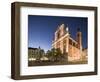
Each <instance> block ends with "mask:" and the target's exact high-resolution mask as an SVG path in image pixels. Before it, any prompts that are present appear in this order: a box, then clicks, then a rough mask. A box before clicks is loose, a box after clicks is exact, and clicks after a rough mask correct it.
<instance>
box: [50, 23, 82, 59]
mask: <svg viewBox="0 0 100 82" xmlns="http://www.w3.org/2000/svg"><path fill="white" fill-rule="evenodd" d="M52 48H55V49H56V48H59V49H60V50H61V52H62V53H67V54H68V61H78V60H80V59H81V56H82V33H81V32H80V30H79V29H78V31H77V33H76V40H74V39H73V38H71V36H70V33H69V30H68V26H67V27H65V25H64V24H61V25H60V26H58V29H57V30H56V31H55V36H54V40H53V41H52Z"/></svg>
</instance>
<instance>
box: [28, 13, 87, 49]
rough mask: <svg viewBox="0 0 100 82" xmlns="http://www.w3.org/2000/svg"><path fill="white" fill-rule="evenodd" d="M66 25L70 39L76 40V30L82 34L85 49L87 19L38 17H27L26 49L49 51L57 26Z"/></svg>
mask: <svg viewBox="0 0 100 82" xmlns="http://www.w3.org/2000/svg"><path fill="white" fill-rule="evenodd" d="M62 23H63V24H65V27H66V26H67V24H68V27H69V32H70V34H71V37H72V38H74V39H76V33H77V28H80V31H81V32H82V45H83V48H86V47H87V38H88V35H87V34H88V33H87V32H88V29H87V28H88V27H87V26H88V25H87V24H88V19H87V18H85V17H62V16H40V15H39V16H38V15H28V47H33V48H38V47H39V46H40V48H41V49H44V50H45V51H47V50H49V49H51V44H52V40H53V38H54V32H55V31H56V29H57V27H58V25H61V24H62Z"/></svg>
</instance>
